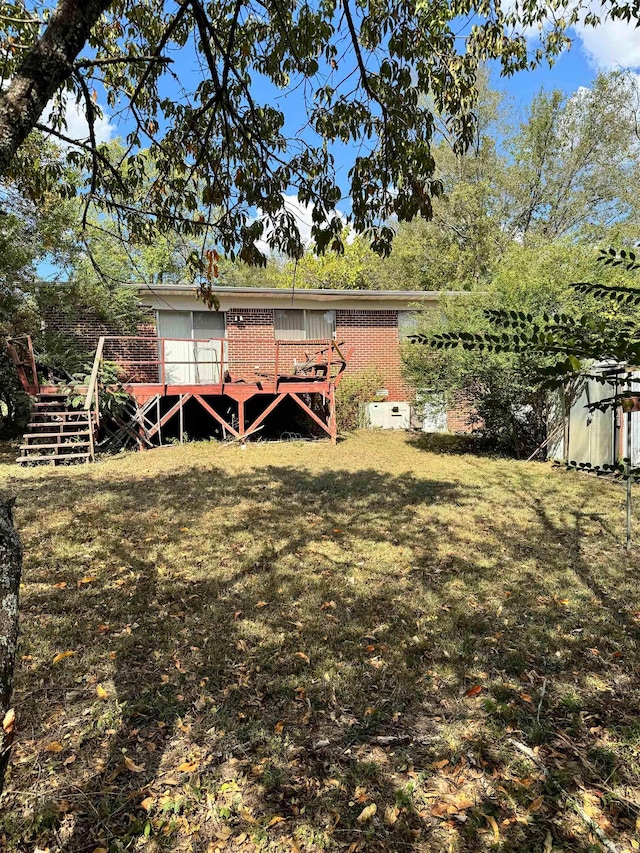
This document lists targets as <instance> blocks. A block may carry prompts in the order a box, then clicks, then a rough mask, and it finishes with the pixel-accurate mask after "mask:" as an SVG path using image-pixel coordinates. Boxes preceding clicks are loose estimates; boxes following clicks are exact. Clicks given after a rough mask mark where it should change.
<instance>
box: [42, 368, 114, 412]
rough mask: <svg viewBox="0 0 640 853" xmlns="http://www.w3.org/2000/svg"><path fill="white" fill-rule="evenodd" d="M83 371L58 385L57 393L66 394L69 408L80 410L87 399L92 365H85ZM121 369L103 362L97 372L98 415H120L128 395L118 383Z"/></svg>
mask: <svg viewBox="0 0 640 853" xmlns="http://www.w3.org/2000/svg"><path fill="white" fill-rule="evenodd" d="M83 367H84V370H83V371H79V372H77V373H74V374H73V375H72V377H71V379H70V380H69V381H68V382H62V383H60V384H59V388H58V390H59V392H60V393H61V394H68V398H67V403H68V405H69V406H71V408H74V409H81V408H82V407H83V406H84V404H85V402H86V399H87V386H88V385H89V380H90V378H91V371H92V365H90V364H85V365H84V366H83ZM120 374H121V367H120V365H119V364H117V362H115V361H103V362H102V363H101V364H100V369H99V370H98V386H97V387H98V403H99V406H100V414H101V415H103V416H104V415H108V416H111V417H119V416H120V415H122V412H123V410H124V407H125V406H126V404H127V402H128V401H129V399H130V398H129V395H128V394H127V392H126V391H125V390H124V388H123V385H122V382H121V381H120Z"/></svg>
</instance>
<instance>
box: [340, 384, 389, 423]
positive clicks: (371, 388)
mask: <svg viewBox="0 0 640 853" xmlns="http://www.w3.org/2000/svg"><path fill="white" fill-rule="evenodd" d="M383 384H384V380H383V378H382V376H380V374H379V373H378V372H377V371H376V370H373V369H369V370H362V371H361V372H360V373H353V374H351V375H349V376H344V377H343V378H342V381H341V383H340V385H338V390H337V392H336V419H337V422H338V429H339V430H344V431H346V432H349V431H351V430H354V429H358V427H360V426H362V415H361V412H362V405H363V404H364V403H371V402H373V401H374V400H375V399H377V397H378V390H379V389H380V388H382V386H383Z"/></svg>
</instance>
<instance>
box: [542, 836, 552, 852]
mask: <svg viewBox="0 0 640 853" xmlns="http://www.w3.org/2000/svg"><path fill="white" fill-rule="evenodd" d="M552 850H553V836H552V835H551V833H550V832H549V831H547V834H546V835H545V837H544V853H551V851H552Z"/></svg>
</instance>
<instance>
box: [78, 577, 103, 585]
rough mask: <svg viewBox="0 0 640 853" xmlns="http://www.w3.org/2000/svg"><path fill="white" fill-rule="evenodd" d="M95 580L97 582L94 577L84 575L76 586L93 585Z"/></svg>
mask: <svg viewBox="0 0 640 853" xmlns="http://www.w3.org/2000/svg"><path fill="white" fill-rule="evenodd" d="M97 580H98V578H97V577H96V576H95V575H86V576H85V577H83V578H80V580H79V581H78V586H83V585H84V584H87V583H93V582H94V581H97Z"/></svg>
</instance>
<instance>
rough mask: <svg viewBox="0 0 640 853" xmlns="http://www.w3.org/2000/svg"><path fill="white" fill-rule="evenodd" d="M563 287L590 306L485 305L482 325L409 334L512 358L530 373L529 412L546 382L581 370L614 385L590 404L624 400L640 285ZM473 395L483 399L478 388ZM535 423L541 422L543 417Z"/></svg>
mask: <svg viewBox="0 0 640 853" xmlns="http://www.w3.org/2000/svg"><path fill="white" fill-rule="evenodd" d="M598 262H600V264H601V265H602V267H603V268H604V269H606V268H607V267H610V268H615V267H620V268H622V269H623V270H625V271H633V270H635V269H637V268H638V265H637V264H636V263H635V254H634V253H633V252H630V253H628V252H626V251H624V250H623V251H622V252H616V251H615V250H614V249H610V250H608V251H602V252H601V253H600V257H599V258H598ZM569 289H570V290H571V291H573V292H575V293H578V294H581V295H582V296H583V300H582V305H581V307H582V308H584V307H585V301H584V297H586V298H587V299H589V298H592V300H591V303H590V307H591V310H590V311H588V312H587V313H577V312H576V311H575V310H574V311H572V310H571V309H570V308H568V307H566V308H565V310H562V308H561V307H560V306H559V305H558V304H556V306H554V307H552V306H550V305H549V306H547V307H546V310H543V311H540V310H539V309H540V306H539V305H538V306H536V308H537V310H535V311H530V310H529V311H528V310H526V307H527V306H522V307H521V308H520V309H514V308H508V307H506V306H505V305H502V306H501V307H499V308H485V309H484V310H483V312H482V317H483V320H484V324H485V327H484V328H482V329H481V330H470V329H468V330H464V331H461V330H454V331H441V332H437V333H434V334H431V335H430V334H425V333H424V332H422V333H418V334H416V335H415V336H413V337H412V340H413V341H414V342H415V343H420V344H427V345H428V346H430V347H432V348H434V349H435V350H436V351H444V352H446V351H452V350H460V349H461V350H462V351H463V352H466V353H469V355H470V357H471V358H472V360H476V359H478V360H479V361H483V362H485V363H486V364H488V365H490V364H498V363H501V364H502V366H503V368H504V366H505V365H514V364H516V365H518V367H519V369H520V370H523V371H524V375H525V376H527V377H528V382H529V395H528V397H527V398H525V399H526V403H527V405H530V406H532V411H533V412H535V411H536V407H535V406H534V405H533V400H535V399H536V398H537V399H538V400H539V401H540V400H543V399H544V396H543V395H544V393H545V392H546V391H547V390H548V389H549V388H552V387H557V386H562V387H565V388H567V387H571V386H572V383H575V382H576V381H577V380H578V379H579V378H585V377H586V378H588V379H593V380H595V381H597V382H600V383H605V382H611V381H613V382H614V383H615V389H616V390H615V393H614V394H613V395H612V396H610V397H607V398H605V399H603V400H599V401H597V402H593V403H590V404H589V405H588V406H587V408H588V409H590V410H594V409H599V410H602V411H603V410H606V409H608V408H611V407H617V406H620V405H622V406H623V407H624V405H625V400H626V399H627V398H633V397H634V396H635V392H634V391H633V388H632V385H633V380H632V377H631V372H632V371H633V370H634V369H635V368H636V367H637V365H638V364H640V320H639V317H638V311H637V310H634V309H637V308H638V307H640V290H638V289H637V288H633V287H626V286H621V285H619V284H610V285H607V284H603V283H597V284H591V283H588V282H579V283H576V284H570V285H569ZM603 302H604V303H605V304H604V305H603V304H602V303H603ZM607 303H608V304H607ZM587 304H588V303H587ZM611 305H612V306H613V307H611ZM523 308H524V309H525V310H523ZM477 363H478V362H477V361H476V364H477ZM602 364H608V365H610V367H609V368H608V369H607V370H606V371H604V372H603V371H602V370H601V369H598V370H597V371H594V370H592V368H593V366H594V365H598V366H599V367H600V366H601V365H602ZM484 375H485V376H486V371H485V374H484ZM504 378H505V377H503V379H504ZM480 381H482V380H480ZM501 384H504V383H503V382H502V383H501ZM514 387H516V386H515V385H514ZM479 396H480V398H482V392H480V395H479ZM523 403H524V400H522V401H521V404H523ZM541 425H542V426H544V418H543V419H542V420H541Z"/></svg>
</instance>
